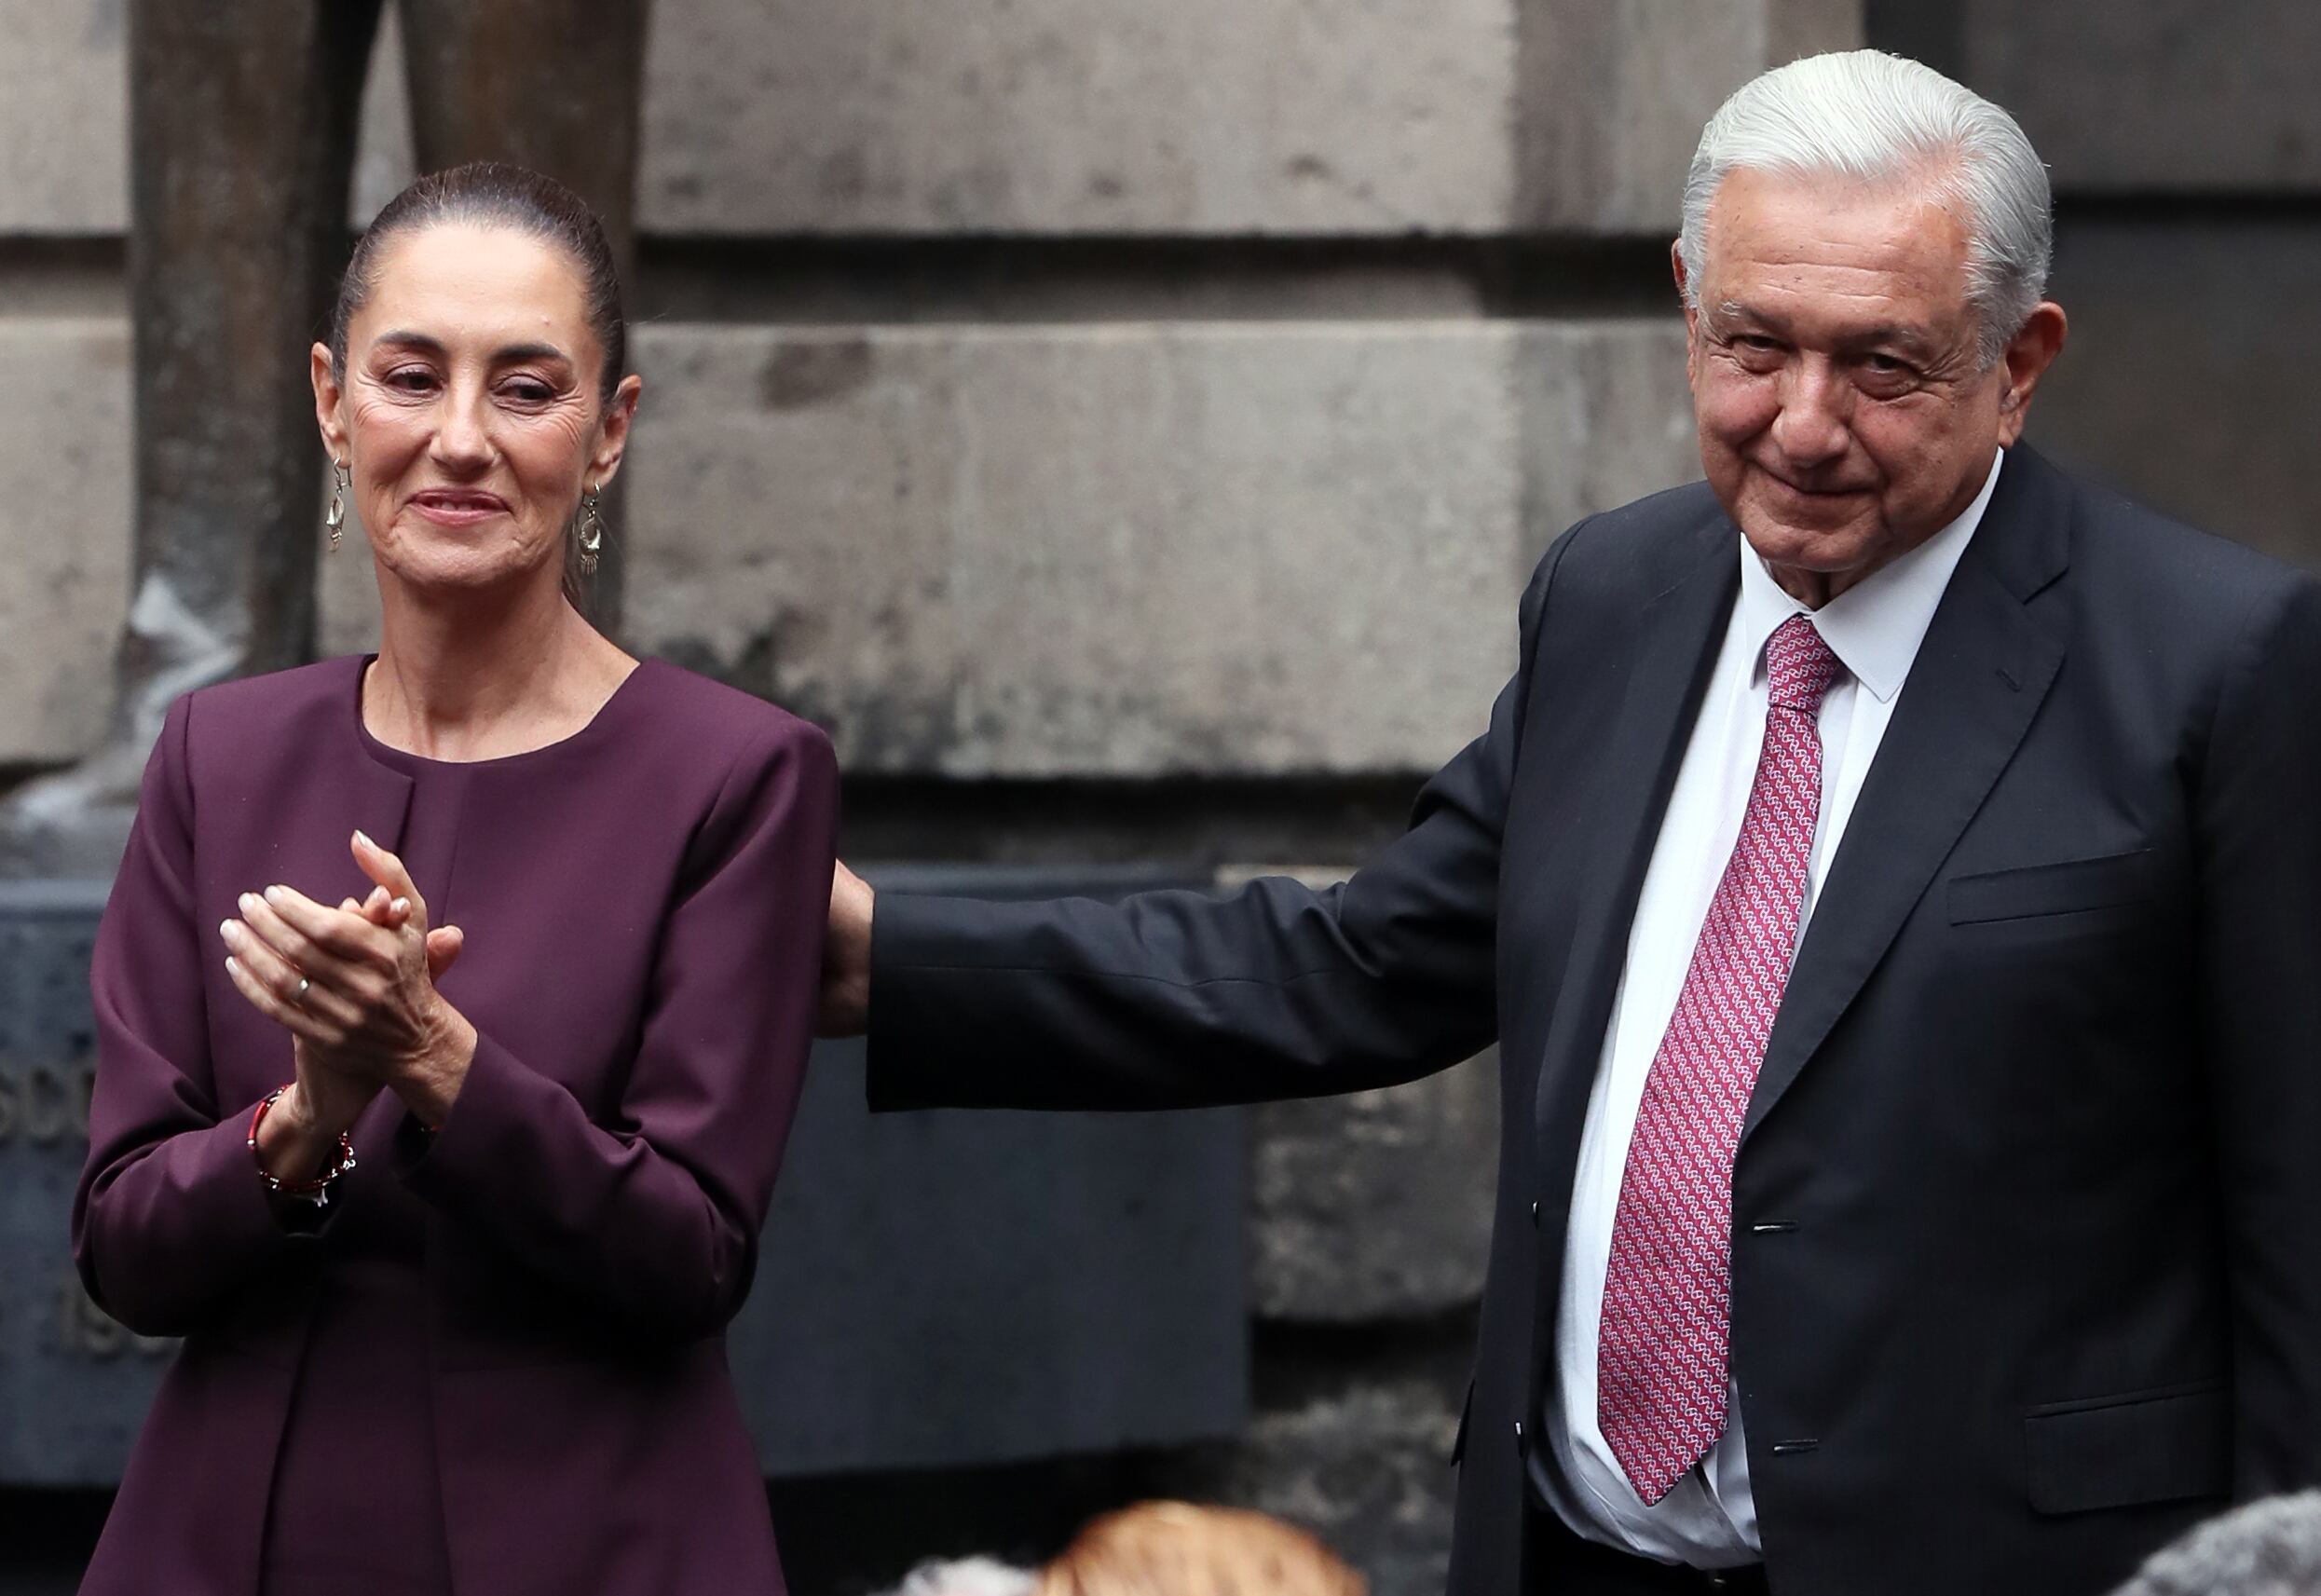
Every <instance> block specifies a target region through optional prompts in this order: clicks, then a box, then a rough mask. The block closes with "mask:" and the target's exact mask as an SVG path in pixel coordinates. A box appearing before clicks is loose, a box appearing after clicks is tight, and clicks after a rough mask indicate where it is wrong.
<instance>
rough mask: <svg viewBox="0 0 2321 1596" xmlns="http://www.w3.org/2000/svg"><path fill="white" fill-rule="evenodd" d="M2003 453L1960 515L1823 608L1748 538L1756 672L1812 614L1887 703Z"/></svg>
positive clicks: (1746, 618) (1746, 576)
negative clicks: (1795, 591) (1780, 575)
mask: <svg viewBox="0 0 2321 1596" xmlns="http://www.w3.org/2000/svg"><path fill="white" fill-rule="evenodd" d="M2005 463H2006V451H2005V450H2003V449H2002V450H2000V452H1999V453H1998V455H1997V457H1994V458H1993V459H1992V461H1991V466H1990V472H1989V474H1988V475H1987V476H1986V477H1984V478H1983V486H1982V491H1980V492H1979V493H1977V494H1976V495H1975V496H1974V502H1973V503H1972V504H1970V505H1968V506H1967V507H1966V509H1965V510H1964V511H1962V512H1960V513H1959V518H1958V519H1957V520H1956V521H1953V522H1952V523H1951V524H1950V525H1947V526H1946V527H1944V528H1943V529H1942V530H1941V531H1939V532H1937V533H1935V534H1934V535H1933V536H1932V538H1929V539H1927V540H1926V541H1925V542H1923V543H1920V544H1919V545H1918V547H1917V548H1915V549H1912V550H1911V551H1910V552H1907V553H1905V554H1902V555H1899V556H1897V557H1896V558H1895V559H1893V560H1892V561H1891V562H1890V563H1889V564H1887V565H1883V566H1879V567H1878V568H1877V570H1875V571H1872V572H1871V573H1870V574H1869V575H1868V576H1866V577H1864V578H1863V579H1862V580H1860V581H1859V582H1857V583H1855V584H1854V585H1853V586H1852V587H1850V588H1848V589H1847V590H1846V591H1845V592H1843V593H1839V594H1838V595H1837V596H1836V598H1833V599H1831V600H1830V601H1829V602H1828V603H1827V604H1825V605H1823V606H1822V607H1821V608H1819V609H1808V608H1807V607H1805V606H1804V605H1802V604H1800V603H1798V602H1797V601H1796V600H1795V599H1794V598H1792V597H1790V596H1789V594H1788V593H1784V592H1782V586H1781V584H1780V583H1779V582H1777V581H1775V580H1773V575H1772V573H1771V572H1770V571H1768V570H1767V569H1766V568H1765V562H1764V561H1763V560H1761V559H1759V558H1757V555H1756V552H1755V551H1754V549H1752V548H1750V547H1749V540H1748V539H1746V538H1743V539H1741V599H1740V608H1739V611H1738V612H1737V616H1736V619H1737V620H1738V621H1740V623H1741V627H1742V629H1743V631H1744V634H1745V635H1746V637H1747V640H1748V643H1749V647H1750V649H1751V651H1752V657H1753V658H1754V660H1755V661H1756V665H1755V670H1756V672H1757V674H1758V675H1760V676H1762V675H1763V673H1764V670H1765V645H1766V642H1767V640H1768V639H1769V638H1770V637H1771V636H1772V635H1773V633H1774V631H1775V630H1776V629H1777V628H1778V627H1779V626H1780V625H1781V623H1782V621H1786V620H1788V619H1789V618H1790V617H1791V616H1793V615H1809V616H1811V617H1812V618H1813V626H1814V630H1816V631H1818V632H1819V633H1821V634H1822V641H1823V642H1824V643H1827V644H1828V645H1829V648H1830V652H1832V653H1834V654H1836V656H1837V660H1838V662H1839V663H1840V664H1842V665H1844V666H1845V667H1846V670H1847V671H1848V672H1849V673H1850V675H1852V677H1853V679H1854V680H1855V681H1858V682H1860V683H1861V684H1862V685H1863V686H1864V688H1866V689H1869V692H1870V696H1871V697H1873V698H1875V699H1877V701H1878V702H1879V703H1884V702H1886V701H1887V700H1888V699H1890V698H1891V697H1893V696H1894V694H1896V693H1898V692H1900V691H1901V690H1902V684H1903V681H1904V679H1905V677H1907V676H1908V675H1909V674H1910V665H1911V662H1913V661H1915V660H1916V659H1917V658H1918V645H1919V644H1920V643H1922V642H1924V641H1925V639H1926V629H1927V628H1928V627H1929V626H1931V625H1932V624H1933V622H1934V609H1935V607H1936V606H1938V605H1940V604H1941V603H1942V595H1943V593H1944V591H1945V590H1946V588H1948V587H1949V586H1950V573H1951V572H1953V571H1955V570H1957V569H1958V568H1959V557H1960V556H1961V555H1963V554H1964V553H1965V552H1966V546H1967V542H1968V540H1969V539H1972V538H1973V536H1974V529H1975V528H1976V527H1977V526H1979V525H1982V522H1983V512H1984V511H1985V510H1987V508H1989V505H1990V496H1991V490H1992V489H1993V488H1995V487H1997V486H1998V485H1999V471H2000V467H2001V466H2003V465H2004V464H2005Z"/></svg>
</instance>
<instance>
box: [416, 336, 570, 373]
mask: <svg viewBox="0 0 2321 1596" xmlns="http://www.w3.org/2000/svg"><path fill="white" fill-rule="evenodd" d="M378 341H379V342H380V343H382V344H393V345H395V346H396V347H397V348H406V349H416V350H418V351H420V352H421V353H423V354H430V355H442V354H443V353H444V352H445V351H444V343H443V340H442V339H440V338H436V337H432V336H430V334H426V333H417V332H412V331H410V330H408V329H405V328H397V329H396V330H395V331H394V332H392V333H382V334H379V337H378ZM571 359H572V357H571V356H570V355H568V354H567V353H565V351H564V350H562V349H560V348H557V347H556V346H555V345H553V344H503V345H501V346H500V347H499V348H497V349H494V350H493V351H492V363H493V364H494V365H504V364H506V363H507V362H508V361H570V360H571Z"/></svg>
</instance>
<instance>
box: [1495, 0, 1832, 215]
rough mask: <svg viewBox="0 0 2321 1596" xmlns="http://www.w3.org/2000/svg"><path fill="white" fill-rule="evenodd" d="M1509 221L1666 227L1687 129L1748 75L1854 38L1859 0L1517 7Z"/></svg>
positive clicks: (1632, 1) (1633, 0) (1566, 0)
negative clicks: (1513, 165)
mask: <svg viewBox="0 0 2321 1596" xmlns="http://www.w3.org/2000/svg"><path fill="white" fill-rule="evenodd" d="M1521 17H1522V22H1521V36H1520V45H1519V48H1518V50H1517V64H1516V87H1515V93H1516V101H1515V106H1516V117H1515V128H1516V135H1515V145H1516V157H1515V159H1516V174H1517V175H1516V187H1515V197H1514V208H1513V211H1512V212H1511V215H1510V220H1511V222H1512V223H1513V225H1516V226H1517V227H1537V228H1548V229H1553V230H1557V231H1574V232H1583V233H1650V234H1664V235H1667V236H1669V237H1673V236H1674V235H1675V231H1676V225H1677V219H1678V215H1679V212H1680V211H1681V209H1682V202H1683V198H1684V184H1685V168H1686V166H1687V165H1688V164H1689V163H1690V161H1691V159H1692V152H1693V148H1694V146H1695V145H1697V144H1698V143H1700V128H1701V125H1702V124H1703V123H1705V122H1706V121H1707V120H1708V118H1709V115H1710V113H1712V112H1713V111H1714V110H1715V109H1716V108H1717V106H1718V105H1719V104H1721V103H1723V102H1724V100H1725V97H1726V96H1727V95H1728V94H1730V93H1731V92H1732V91H1733V90H1734V89H1738V88H1740V87H1741V84H1743V83H1745V82H1747V81H1748V80H1749V79H1750V78H1751V77H1753V76H1754V75H1756V74H1758V73H1760V72H1763V71H1765V70H1766V69H1767V68H1768V67H1774V66H1780V65H1782V63H1784V62H1786V61H1794V60H1795V59H1796V58H1797V57H1799V56H1802V55H1812V54H1815V53H1817V52H1819V51H1822V50H1833V49H1852V48H1857V47H1859V46H1860V45H1861V43H1862V7H1861V4H1860V0H1537V3H1534V4H1529V5H1525V6H1523V7H1521Z"/></svg>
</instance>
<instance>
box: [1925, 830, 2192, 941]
mask: <svg viewBox="0 0 2321 1596" xmlns="http://www.w3.org/2000/svg"><path fill="white" fill-rule="evenodd" d="M2152 874H2153V871H2152V863H2151V851H2150V849H2148V848H2139V849H2137V850H2136V852H2134V853H2109V854H2106V855H2104V856H2103V857H2101V858H2096V859H2067V860H2063V861H2061V862H2060V863H2057V864H2053V865H2028V866H2023V867H2021V868H2019V869H2013V870H1987V871H1985V872H1983V873H1982V874H1980V875H1974V876H1958V877H1954V878H1953V879H1952V880H1951V882H1950V886H1949V909H1950V922H1951V924H1953V925H1972V924H1975V923H1977V922H1980V921H1993V920H2029V919H2032V918H2034V917H2037V916H2041V915H2057V914H2079V913H2082V912H2084V911H2086V910H2089V909H2099V908H2119V907H2123V906H2124V905H2128V904H2136V903H2141V902H2143V901H2144V900H2145V899H2147V898H2149V897H2150V896H2151V895H2152Z"/></svg>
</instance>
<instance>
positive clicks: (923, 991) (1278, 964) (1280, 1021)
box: [824, 543, 1563, 1109]
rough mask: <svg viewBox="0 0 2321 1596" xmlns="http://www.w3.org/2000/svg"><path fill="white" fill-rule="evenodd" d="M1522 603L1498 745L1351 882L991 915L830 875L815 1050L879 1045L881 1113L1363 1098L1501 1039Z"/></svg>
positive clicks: (1528, 608)
mask: <svg viewBox="0 0 2321 1596" xmlns="http://www.w3.org/2000/svg"><path fill="white" fill-rule="evenodd" d="M1562 548H1563V544H1562V543H1559V544H1558V545H1557V550H1556V551H1554V552H1550V554H1549V556H1548V558H1547V560H1545V561H1544V562H1542V564H1541V566H1540V569H1539V572H1538V574H1537V575H1536V576H1535V577H1534V578H1533V580H1532V583H1531V587H1530V589H1529V591H1527V592H1526V593H1524V595H1523V603H1522V618H1521V647H1520V658H1519V662H1518V665H1517V669H1516V673H1515V676H1514V678H1513V679H1512V680H1511V681H1510V682H1509V684H1508V686H1507V688H1506V689H1504V690H1503V691H1502V692H1501V693H1500V694H1499V698H1498V701H1497V703H1496V704H1495V706H1494V707H1493V711H1492V716H1491V726H1490V730H1487V731H1486V732H1484V734H1483V735H1482V736H1481V737H1480V738H1478V739H1476V740H1475V741H1474V742H1473V743H1469V744H1468V746H1467V748H1466V749H1465V750H1463V751H1462V752H1461V753H1460V754H1459V755H1458V756H1457V757H1455V758H1454V759H1453V760H1452V761H1451V763H1450V764H1448V765H1447V766H1445V767H1444V768H1443V769H1442V770H1441V771H1440V772H1438V773H1437V774H1436V776H1435V777H1434V778H1433V780H1431V781H1430V782H1428V783H1427V786H1426V789H1425V790H1424V791H1423V792H1422V793H1421V795H1420V797H1419V800H1418V804H1417V808H1416V810H1415V812H1414V813H1413V818H1412V822H1411V825H1410V828H1409V829H1408V830H1407V831H1405V832H1404V833H1403V835H1402V836H1401V837H1399V838H1398V839H1396V840H1395V841H1394V842H1393V843H1391V844H1390V845H1388V846H1387V847H1386V849H1385V850H1384V851H1383V852H1382V853H1380V854H1379V855H1378V857H1377V858H1376V859H1374V860H1372V862H1371V863H1370V864H1369V865H1368V866H1365V867H1364V868H1363V869H1362V870H1360V871H1359V872H1358V874H1356V876H1355V877H1354V878H1353V880H1350V881H1347V882H1345V883H1343V884H1341V885H1339V886H1335V887H1331V888H1329V889H1328V890H1326V891H1316V890H1314V889H1312V888H1309V887H1306V886H1304V885H1302V884H1300V883H1298V882H1296V881H1292V880H1285V879H1279V878H1268V879H1265V880H1257V881H1253V882H1251V883H1249V885H1248V886H1246V887H1243V888H1241V889H1240V890H1238V891H1236V892H1234V893H1196V892H1152V893H1140V894H1137V895H1135V896H1132V897H1129V898H1127V899H1126V900H1124V901H1122V902H1120V903H1117V904H1101V903H1097V902H1093V901H1090V900H1086V899H1061V900H1057V901H1052V902H1047V903H985V902H978V901H974V900H968V899H961V898H939V897H917V896H908V895H903V894H898V893H889V894H886V895H884V896H874V894H873V893H872V891H871V889H870V888H869V886H868V885H867V884H866V883H865V882H863V881H862V880H861V879H860V878H858V877H856V876H855V875H853V872H851V871H849V870H847V869H845V868H844V867H843V866H840V869H839V871H838V873H837V877H836V879H835V880H834V882H833V887H832V893H831V914H830V930H829V939H828V945H827V946H828V951H827V955H826V968H825V981H824V1025H825V1030H826V1033H828V1034H851V1033H852V1032H853V1031H855V1030H864V1029H866V1028H867V1031H868V1034H869V1052H870V1081H869V1090H870V1098H871V1102H872V1105H873V1106H874V1107H878V1108H933V1107H1016V1108H1075V1109H1127V1108H1169V1107H1189V1106H1194V1105H1197V1104H1204V1103H1227V1102H1246V1101H1255V1100H1259V1099H1263V1098H1285V1097H1308V1096H1316V1095H1320V1094H1324V1093H1331V1092H1345V1091H1353V1090H1358V1089H1360V1088H1364V1087H1370V1086H1378V1085H1386V1084H1393V1083H1396V1082H1399V1081H1406V1080H1411V1079H1413V1078H1415V1077H1417V1076H1420V1075H1424V1074H1427V1073H1429V1072H1431V1071H1436V1070H1440V1069H1443V1068H1446V1067H1448V1066H1449V1065H1451V1064H1454V1063H1456V1062H1458V1061H1459V1060H1460V1059H1462V1058H1465V1057H1468V1056H1469V1055H1471V1054H1473V1053H1475V1052H1476V1051H1478V1050H1479V1049H1481V1047H1483V1046H1485V1045H1487V1044H1489V1043H1490V1042H1491V1041H1492V1039H1493V1037H1494V1036H1495V1034H1496V1028H1497V1014H1496V990H1497V982H1496V971H1495V958H1496V941H1497V937H1496V931H1497V921H1498V888H1499V841H1500V837H1501V833H1502V830H1503V828H1504V824H1505V820H1506V812H1507V803H1508V795H1509V789H1510V786H1511V784H1512V781H1513V775H1514V770H1515V760H1516V753H1517V744H1518V742H1519V739H1520V736H1521V731H1522V721H1523V713H1524V706H1525V701H1526V696H1527V688H1528V683H1529V679H1530V673H1531V666H1532V660H1533V653H1534V648H1535V644H1536V636H1535V634H1536V627H1537V624H1538V618H1539V613H1540V610H1541V608H1542V607H1543V605H1544V602H1545V594H1546V590H1547V586H1548V583H1549V580H1550V577H1551V575H1552V572H1553V568H1554V565H1555V562H1556V559H1557V557H1558V554H1559V553H1560V552H1561V550H1562Z"/></svg>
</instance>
